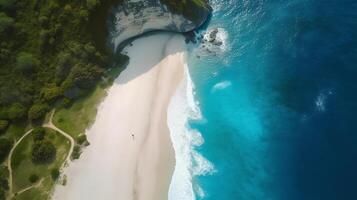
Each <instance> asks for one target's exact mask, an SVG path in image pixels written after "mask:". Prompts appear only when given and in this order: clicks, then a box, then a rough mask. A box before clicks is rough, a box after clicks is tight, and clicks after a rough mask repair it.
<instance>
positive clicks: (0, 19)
mask: <svg viewBox="0 0 357 200" xmlns="http://www.w3.org/2000/svg"><path fill="white" fill-rule="evenodd" d="M14 22H15V21H14V19H13V18H11V17H9V16H7V15H6V14H5V13H3V12H0V34H1V33H4V32H5V31H7V30H8V29H9V28H10V27H11V26H12V25H13V24H14Z"/></svg>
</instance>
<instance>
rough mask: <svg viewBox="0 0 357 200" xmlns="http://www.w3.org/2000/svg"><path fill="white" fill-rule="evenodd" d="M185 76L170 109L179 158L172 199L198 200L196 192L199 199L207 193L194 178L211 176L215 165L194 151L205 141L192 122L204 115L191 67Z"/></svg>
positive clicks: (170, 192)
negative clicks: (195, 89) (195, 183)
mask: <svg viewBox="0 0 357 200" xmlns="http://www.w3.org/2000/svg"><path fill="white" fill-rule="evenodd" d="M185 74H186V76H185V78H184V80H183V81H182V82H181V84H180V86H179V87H178V89H177V91H176V93H175V95H174V96H173V98H172V100H171V102H170V105H169V108H168V127H169V129H170V135H171V140H172V144H173V147H174V150H175V158H176V166H175V171H174V174H173V176H172V180H171V185H170V189H169V200H195V199H196V197H195V190H196V193H197V194H198V195H199V196H203V195H204V192H203V190H202V189H201V188H200V187H199V186H197V185H194V184H193V181H192V180H193V178H194V176H198V175H205V174H207V173H211V172H213V169H214V167H213V165H212V164H211V163H210V162H209V161H208V160H207V159H205V158H204V157H203V156H202V155H200V154H199V153H198V152H197V151H195V149H194V148H195V147H197V146H199V145H202V144H203V142H204V141H203V137H202V136H201V134H200V133H199V132H198V131H195V130H190V128H189V127H188V121H189V120H190V119H199V118H201V112H200V109H199V107H198V105H197V104H196V103H195V100H194V96H193V94H194V93H193V92H194V84H193V82H192V80H191V78H190V74H189V70H188V68H187V65H185Z"/></svg>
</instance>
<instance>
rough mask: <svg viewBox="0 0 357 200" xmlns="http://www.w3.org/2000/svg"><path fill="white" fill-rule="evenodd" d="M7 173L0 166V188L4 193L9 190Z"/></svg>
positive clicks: (5, 168) (5, 169)
mask: <svg viewBox="0 0 357 200" xmlns="http://www.w3.org/2000/svg"><path fill="white" fill-rule="evenodd" d="M8 177H9V171H8V169H7V167H6V166H0V188H2V189H4V190H5V191H6V190H8V189H9V181H8Z"/></svg>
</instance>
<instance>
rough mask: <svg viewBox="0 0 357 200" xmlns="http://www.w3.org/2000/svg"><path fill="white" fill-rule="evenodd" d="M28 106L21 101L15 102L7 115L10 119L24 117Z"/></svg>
mask: <svg viewBox="0 0 357 200" xmlns="http://www.w3.org/2000/svg"><path fill="white" fill-rule="evenodd" d="M25 114H26V108H25V107H24V106H23V105H22V104H20V103H13V104H12V105H11V106H10V107H9V109H8V110H7V117H8V118H9V119H10V120H17V119H22V118H24V117H25Z"/></svg>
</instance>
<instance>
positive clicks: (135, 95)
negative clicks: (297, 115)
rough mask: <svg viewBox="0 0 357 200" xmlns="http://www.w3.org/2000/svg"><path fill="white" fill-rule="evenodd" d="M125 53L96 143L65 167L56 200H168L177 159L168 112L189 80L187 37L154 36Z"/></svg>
mask: <svg viewBox="0 0 357 200" xmlns="http://www.w3.org/2000/svg"><path fill="white" fill-rule="evenodd" d="M124 51H127V52H128V55H129V57H130V63H129V65H128V67H127V69H126V70H125V71H123V72H122V73H121V74H120V76H119V77H118V78H117V79H116V81H115V83H114V84H113V86H112V87H111V88H110V90H109V91H108V96H107V97H106V98H105V100H104V101H103V102H102V103H101V105H100V106H99V108H98V114H97V116H96V119H95V122H94V124H93V125H92V127H91V128H89V130H88V131H87V134H88V139H89V141H90V143H91V145H90V146H88V147H87V148H86V149H85V150H84V152H83V154H82V156H81V158H80V159H79V160H76V161H74V162H72V163H70V165H69V166H68V167H67V168H66V169H65V174H66V176H67V184H66V185H65V186H62V185H58V186H56V188H55V191H54V195H53V198H54V199H56V200H81V199H83V200H84V199H85V200H99V199H103V200H161V199H167V198H168V190H169V185H170V181H171V177H172V173H173V171H174V167H175V157H174V150H173V147H172V143H171V140H170V133H169V129H168V126H167V108H168V105H169V103H170V99H171V97H172V96H173V94H174V93H175V91H176V89H177V87H178V85H179V83H180V82H181V80H182V79H183V76H184V64H185V43H184V38H183V37H182V36H180V35H173V34H165V33H162V34H156V35H151V36H147V37H143V38H140V39H137V40H136V41H134V42H133V46H131V47H127V48H126V49H124ZM132 134H133V135H134V136H132Z"/></svg>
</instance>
